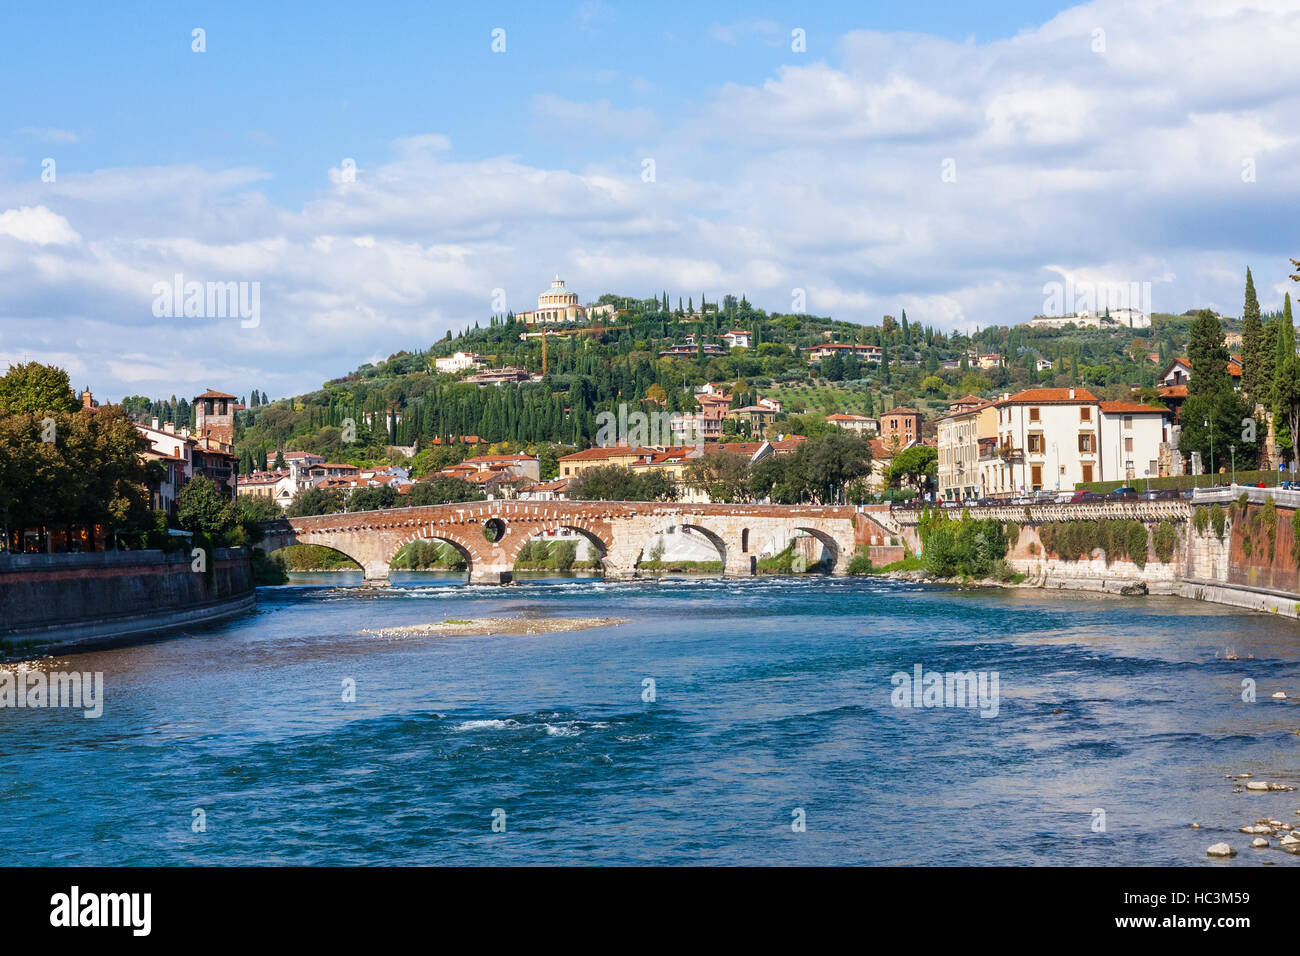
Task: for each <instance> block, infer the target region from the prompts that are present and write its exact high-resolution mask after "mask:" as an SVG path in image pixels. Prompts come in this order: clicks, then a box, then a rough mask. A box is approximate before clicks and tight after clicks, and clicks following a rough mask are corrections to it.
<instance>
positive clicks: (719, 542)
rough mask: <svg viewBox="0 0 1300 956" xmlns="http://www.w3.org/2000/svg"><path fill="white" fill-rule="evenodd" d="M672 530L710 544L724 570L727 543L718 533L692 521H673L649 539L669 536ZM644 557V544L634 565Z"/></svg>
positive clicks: (639, 562) (638, 563)
mask: <svg viewBox="0 0 1300 956" xmlns="http://www.w3.org/2000/svg"><path fill="white" fill-rule="evenodd" d="M674 528H680V529H681V531H682V533H683V534H691V535H698V536H699V537H702V538H703V539H704V540H705V541H706V542H708V543H709V544H711V545H712V546H713V547H714V549H715V550H716V551H717V552H718V560H719V561H720V562H721V563H722V567H723V570H724V571H725V570H726V567H727V552H728V549H727V542H726V540H725V539H724V538H723V537H722V535H720V534H718V532H716V531H714V530H713V529H712V528H706V527H705V526H704V525H702V524H697V523H695V522H694V521H675V522H672V523H669V524H667V525H665V526H664V527H662V528H660V529H659V530H658V531H656V532H654V533H653V534H651V535H650V539H652V540H653V539H655V538H662V537H663V536H664V535H666V534H671V533H672V530H673V529H674ZM645 557H646V544H642V545H641V547H640V549H639V552H638V556H637V560H636V564H637V565H638V566H639V565H640V564H641V562H642V560H643V559H645Z"/></svg>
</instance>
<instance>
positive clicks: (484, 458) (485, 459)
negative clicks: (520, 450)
mask: <svg viewBox="0 0 1300 956" xmlns="http://www.w3.org/2000/svg"><path fill="white" fill-rule="evenodd" d="M538 460H540V459H538V457H537V456H536V455H475V456H474V457H473V458H466V459H465V461H464V464H470V463H471V462H482V463H483V464H485V465H486V464H489V463H491V462H512V461H538Z"/></svg>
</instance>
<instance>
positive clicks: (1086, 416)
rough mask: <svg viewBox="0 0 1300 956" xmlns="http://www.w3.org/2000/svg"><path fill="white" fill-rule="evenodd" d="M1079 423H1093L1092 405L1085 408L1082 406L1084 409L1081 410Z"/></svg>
mask: <svg viewBox="0 0 1300 956" xmlns="http://www.w3.org/2000/svg"><path fill="white" fill-rule="evenodd" d="M1079 421H1081V422H1090V421H1092V406H1091V405H1084V406H1082V407H1081V408H1080V409H1079Z"/></svg>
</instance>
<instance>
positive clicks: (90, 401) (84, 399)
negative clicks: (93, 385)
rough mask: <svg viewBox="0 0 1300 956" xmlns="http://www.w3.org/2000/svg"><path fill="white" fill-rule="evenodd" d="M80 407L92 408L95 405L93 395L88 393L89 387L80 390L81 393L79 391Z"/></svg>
mask: <svg viewBox="0 0 1300 956" xmlns="http://www.w3.org/2000/svg"><path fill="white" fill-rule="evenodd" d="M81 407H82V408H94V407H95V399H94V397H93V396H92V395H91V394H90V389H89V388H86V389H84V390H83V391H82V393H81Z"/></svg>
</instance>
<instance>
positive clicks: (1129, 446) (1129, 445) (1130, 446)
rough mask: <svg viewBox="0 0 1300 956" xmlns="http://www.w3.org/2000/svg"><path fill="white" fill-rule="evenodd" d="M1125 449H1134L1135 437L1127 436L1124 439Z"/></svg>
mask: <svg viewBox="0 0 1300 956" xmlns="http://www.w3.org/2000/svg"><path fill="white" fill-rule="evenodd" d="M1124 450H1125V451H1130V452H1131V451H1132V450H1133V439H1132V438H1125V439H1124Z"/></svg>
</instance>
